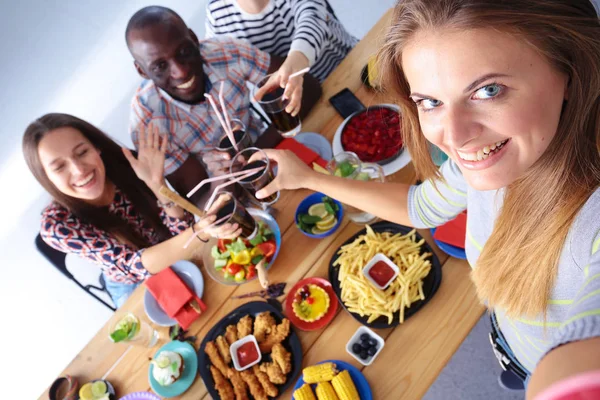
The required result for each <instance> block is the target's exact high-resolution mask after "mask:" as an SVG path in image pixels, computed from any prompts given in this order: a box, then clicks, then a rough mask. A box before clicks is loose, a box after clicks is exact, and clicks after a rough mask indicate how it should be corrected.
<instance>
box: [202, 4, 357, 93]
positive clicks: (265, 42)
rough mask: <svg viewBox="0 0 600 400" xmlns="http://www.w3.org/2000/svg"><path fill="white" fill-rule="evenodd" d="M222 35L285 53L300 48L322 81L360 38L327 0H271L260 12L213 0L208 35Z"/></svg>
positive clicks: (208, 7) (264, 48)
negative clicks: (357, 37) (356, 36)
mask: <svg viewBox="0 0 600 400" xmlns="http://www.w3.org/2000/svg"><path fill="white" fill-rule="evenodd" d="M222 35H229V36H234V37H236V38H238V39H245V40H248V41H249V42H250V43H252V44H253V45H255V46H256V47H258V48H259V49H261V50H262V51H265V52H267V53H269V54H275V55H277V56H281V57H286V56H287V55H288V53H289V52H290V51H294V50H295V51H300V52H302V53H303V54H304V55H305V56H306V58H308V61H309V66H310V67H311V71H310V73H311V74H312V75H313V76H314V77H315V78H317V79H318V80H319V81H321V82H322V81H323V80H325V78H327V76H329V74H330V73H331V71H333V69H334V68H335V67H336V66H337V65H338V64H339V63H340V62H341V61H342V60H343V59H344V57H346V54H348V52H349V51H350V50H352V48H353V47H354V45H355V44H356V43H357V42H358V40H357V39H356V38H355V37H353V36H352V35H350V34H349V33H348V32H347V31H346V29H344V27H343V26H342V24H341V23H340V21H339V20H338V19H337V18H336V17H335V15H334V14H333V11H332V9H331V7H329V4H328V3H327V1H326V0H271V1H270V2H269V4H268V5H267V6H266V7H265V8H264V9H263V10H262V11H261V12H260V13H258V14H249V13H247V12H245V11H244V10H242V9H241V7H240V6H239V5H238V4H237V1H235V0H211V1H210V2H209V3H208V5H207V6H206V37H213V36H222Z"/></svg>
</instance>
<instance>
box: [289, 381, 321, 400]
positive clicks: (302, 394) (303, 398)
mask: <svg viewBox="0 0 600 400" xmlns="http://www.w3.org/2000/svg"><path fill="white" fill-rule="evenodd" d="M294 400H317V399H315V395H314V394H313V391H312V389H311V388H310V385H308V384H306V383H305V384H304V385H302V387H301V388H300V389H296V391H295V392H294Z"/></svg>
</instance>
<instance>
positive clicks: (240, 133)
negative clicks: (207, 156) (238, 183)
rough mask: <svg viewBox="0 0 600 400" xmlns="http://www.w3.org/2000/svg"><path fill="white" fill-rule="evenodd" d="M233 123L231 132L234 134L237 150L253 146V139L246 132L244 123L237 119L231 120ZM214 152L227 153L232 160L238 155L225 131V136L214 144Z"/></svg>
mask: <svg viewBox="0 0 600 400" xmlns="http://www.w3.org/2000/svg"><path fill="white" fill-rule="evenodd" d="M230 122H231V130H232V132H233V138H234V139H235V141H236V143H237V148H238V149H239V151H241V150H244V149H246V148H248V147H250V146H252V137H251V136H250V133H248V131H247V130H246V126H245V125H244V123H243V122H242V121H241V120H239V119H236V118H233V119H231V120H230ZM214 150H217V151H220V152H222V153H227V154H228V155H229V157H230V158H233V156H235V155H236V153H238V151H237V150H236V148H235V147H234V145H233V143H231V140H230V139H229V135H228V134H227V132H226V131H225V130H223V135H222V136H220V137H219V138H218V139H217V140H216V141H215V143H214Z"/></svg>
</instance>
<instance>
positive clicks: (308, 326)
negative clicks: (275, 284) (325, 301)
mask: <svg viewBox="0 0 600 400" xmlns="http://www.w3.org/2000/svg"><path fill="white" fill-rule="evenodd" d="M311 283H312V284H313V285H317V286H319V287H321V288H322V289H325V291H326V292H327V294H328V295H329V310H327V312H326V313H325V315H323V317H321V318H320V319H319V320H317V321H315V322H306V321H302V320H301V319H300V318H298V317H296V314H294V310H293V309H292V303H293V302H294V296H295V294H296V292H297V291H298V289H300V288H301V287H302V286H304V285H308V284H311ZM337 309H338V301H337V297H336V296H335V292H334V291H333V287H332V286H331V283H329V281H328V280H327V279H323V278H317V277H311V278H306V279H302V280H301V281H299V282H298V283H296V284H295V285H294V287H293V288H292V290H290V291H289V292H288V294H287V297H286V299H285V315H286V317H287V318H288V319H289V320H290V322H291V323H292V324H293V325H294V326H295V327H296V328H298V329H300V330H303V331H315V330H317V329H321V328H324V327H325V326H326V325H327V324H329V323H330V322H331V320H332V319H333V317H335V314H336V312H337Z"/></svg>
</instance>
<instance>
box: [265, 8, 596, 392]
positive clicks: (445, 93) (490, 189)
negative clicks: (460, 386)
mask: <svg viewBox="0 0 600 400" xmlns="http://www.w3.org/2000/svg"><path fill="white" fill-rule="evenodd" d="M378 60H379V61H378V63H379V67H380V71H382V74H383V76H385V77H386V80H385V82H384V83H385V86H386V88H387V90H388V91H390V92H391V94H392V95H394V98H395V99H397V100H398V102H399V105H400V107H401V114H402V117H403V118H402V129H403V135H404V139H405V141H404V143H406V145H407V147H408V150H409V151H410V154H411V157H412V158H413V162H414V165H415V168H416V170H417V171H418V172H419V175H420V177H422V178H423V181H424V182H423V183H422V184H420V185H413V186H411V185H407V184H400V183H384V184H381V183H376V182H359V181H355V180H345V179H340V178H337V177H335V176H327V175H322V174H318V173H316V172H314V171H312V170H311V169H310V168H308V167H307V166H305V165H304V164H303V163H302V162H301V161H299V160H298V159H297V158H296V157H295V156H293V155H292V154H291V153H287V152H279V151H273V150H271V151H267V155H268V156H269V157H270V158H272V159H273V160H274V161H275V162H277V164H278V175H277V177H276V179H275V180H274V181H273V182H272V183H271V184H270V185H269V186H267V187H265V188H264V189H263V190H261V191H259V192H258V193H257V194H256V197H257V198H262V197H263V196H268V195H270V194H272V193H274V192H276V191H279V190H282V189H296V188H300V187H304V188H308V189H312V190H317V191H320V192H323V193H325V194H326V195H327V196H330V197H332V198H335V199H337V200H339V201H342V202H344V203H346V204H349V205H351V206H354V207H357V208H359V209H363V210H365V211H367V212H369V213H372V214H374V215H377V216H379V217H380V218H383V219H386V220H389V221H394V222H396V223H400V224H404V225H410V226H413V227H416V228H431V227H436V226H440V225H443V224H444V223H446V222H447V221H450V220H452V219H453V218H454V217H455V216H457V215H458V214H459V213H461V212H463V211H464V210H465V209H466V208H467V207H468V210H469V212H468V219H467V230H466V243H465V244H466V248H465V250H466V253H467V259H468V261H469V263H470V265H471V266H472V267H473V273H472V278H473V281H474V283H475V288H476V290H477V293H478V295H479V297H480V299H481V300H482V301H483V302H484V303H485V304H486V305H487V306H488V307H489V309H490V311H491V317H492V322H493V331H492V334H491V337H492V339H493V343H494V350H495V351H496V352H497V355H499V357H500V361H501V363H502V365H503V367H506V368H507V369H508V370H509V371H505V372H503V373H502V374H501V376H500V377H501V382H502V383H503V384H504V385H505V386H507V387H512V388H517V387H518V386H519V381H518V379H514V378H515V377H516V376H515V375H518V376H520V377H521V378H523V380H524V381H525V382H523V380H522V381H521V382H520V386H521V388H523V386H524V385H527V398H532V397H534V396H535V395H536V394H538V393H540V392H541V391H542V390H543V389H544V388H546V387H550V386H551V385H552V384H553V383H555V382H559V381H561V380H564V379H568V378H569V377H571V376H575V375H577V374H580V373H584V372H590V371H594V370H600V357H599V355H600V154H599V152H598V149H599V148H600V147H599V146H600V118H599V116H600V101H599V97H598V94H599V93H600V21H599V19H598V16H597V15H596V11H595V9H594V7H593V6H592V4H591V3H590V2H589V0H577V1H574V0H553V1H548V0H527V1H523V0H504V1H502V2H501V3H498V2H496V1H493V0H444V1H433V2H432V1H427V0H402V1H400V2H398V4H397V6H396V9H395V14H394V17H393V20H392V24H391V27H390V28H389V30H388V33H387V36H386V40H385V44H384V45H383V48H382V49H380V51H379V58H378ZM429 143H433V144H434V145H436V146H438V147H439V148H440V149H442V150H443V151H444V152H445V153H447V154H448V156H449V157H450V159H449V160H448V161H447V162H446V163H444V164H443V165H442V166H441V167H440V168H439V170H438V169H437V167H436V166H435V165H434V163H433V161H432V159H431V156H430V155H429V152H428V145H429ZM357 194H358V195H357Z"/></svg>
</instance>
